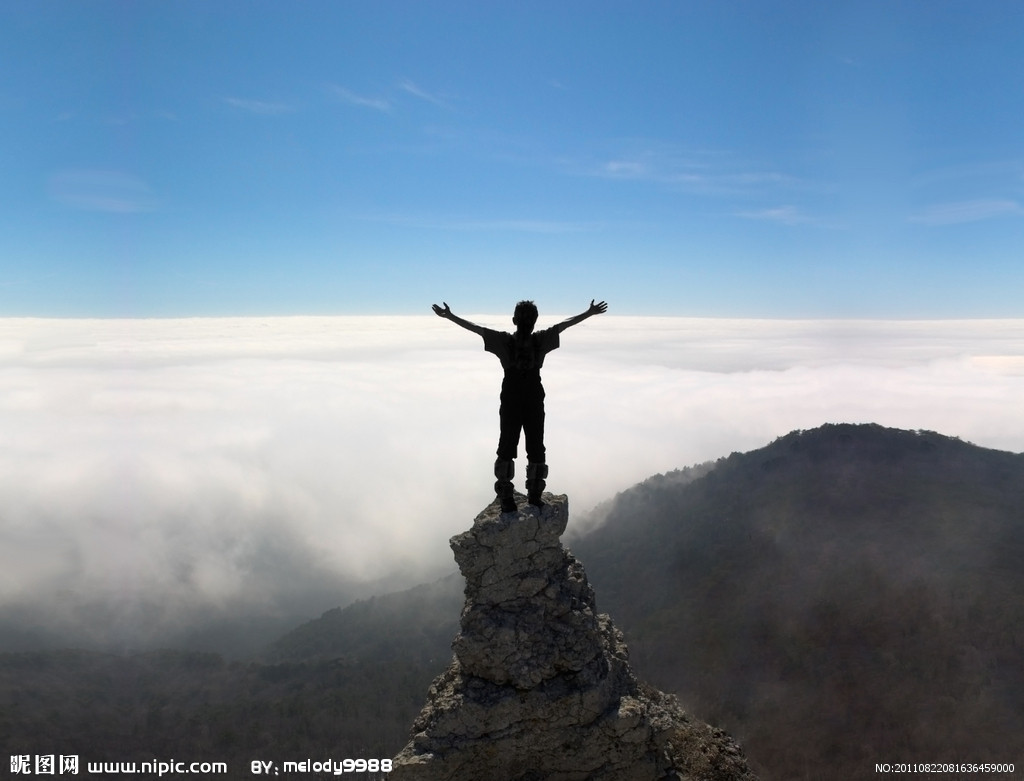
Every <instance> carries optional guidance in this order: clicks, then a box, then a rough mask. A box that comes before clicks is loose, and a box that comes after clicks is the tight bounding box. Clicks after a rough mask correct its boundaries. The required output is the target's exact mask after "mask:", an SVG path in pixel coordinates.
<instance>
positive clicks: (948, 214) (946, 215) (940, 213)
mask: <svg viewBox="0 0 1024 781" xmlns="http://www.w3.org/2000/svg"><path fill="white" fill-rule="evenodd" d="M1021 215H1024V206H1022V205H1021V204H1020V203H1018V202H1017V201H1011V200H999V199H989V200H975V201H958V202H955V203H942V204H936V205H934V206H929V207H928V208H926V209H923V210H922V211H919V212H918V213H917V214H914V215H912V216H911V217H910V221H911V222H916V223H920V224H922V225H958V224H960V223H965V222H980V221H982V220H991V219H995V218H997V217H1007V216H1021Z"/></svg>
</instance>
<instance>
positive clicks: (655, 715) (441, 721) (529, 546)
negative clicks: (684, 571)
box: [389, 494, 754, 781]
mask: <svg viewBox="0 0 1024 781" xmlns="http://www.w3.org/2000/svg"><path fill="white" fill-rule="evenodd" d="M519 499H520V506H521V507H522V508H523V509H521V510H520V511H519V512H518V513H515V514H513V513H508V514H505V515H502V514H501V513H500V509H499V508H498V506H497V505H496V504H494V505H491V506H489V507H487V508H486V509H485V510H484V511H483V512H482V513H480V515H479V516H477V518H476V520H475V521H474V523H473V527H472V528H471V529H470V530H469V531H466V532H463V533H462V534H459V535H456V536H455V537H453V538H452V539H451V546H452V549H453V550H454V552H455V560H456V562H457V563H458V565H459V569H460V570H461V571H462V574H463V575H464V576H465V578H466V604H465V607H464V608H463V611H462V631H461V632H460V634H459V635H458V636H457V637H456V638H455V640H454V642H453V644H452V647H453V649H454V651H455V659H454V660H453V662H452V664H451V666H450V667H449V668H448V669H447V670H446V671H445V672H444V673H443V674H442V675H440V676H439V677H438V678H437V680H435V681H434V683H433V685H432V686H431V687H430V691H429V694H428V701H427V705H426V706H425V707H424V709H423V711H422V713H420V715H419V717H418V718H417V719H416V721H415V722H414V724H413V737H412V740H411V741H410V743H409V744H408V745H407V746H406V747H405V748H404V749H403V750H402V752H401V753H400V754H399V755H398V756H397V757H396V758H395V763H394V770H393V771H392V773H391V774H390V776H389V778H390V779H392V780H393V781H485V780H486V781H662V780H665V781H667V780H668V779H707V781H712V780H714V781H727V780H728V781H732V780H734V779H735V780H736V781H749V780H751V779H753V778H754V776H753V775H752V774H751V773H750V771H749V770H748V769H747V766H746V762H745V760H744V759H743V755H742V752H741V751H740V749H739V747H738V746H736V745H735V744H734V743H733V742H732V740H731V739H730V738H729V737H728V736H727V735H726V734H725V733H723V732H721V731H720V730H715V729H713V728H711V727H708V726H707V725H705V724H701V723H699V722H694V721H692V720H691V719H690V718H689V717H688V716H687V715H686V714H685V713H684V712H683V710H682V709H681V708H680V707H679V705H678V703H677V702H676V701H675V699H674V698H672V697H669V696H667V695H665V694H662V693H661V692H658V691H656V690H653V689H651V688H649V687H646V686H644V685H642V684H640V683H638V681H637V680H636V677H635V676H634V675H633V672H632V670H631V669H630V666H629V661H628V650H627V648H626V645H625V642H624V641H623V637H622V634H621V633H620V632H619V631H618V630H617V629H616V628H615V627H614V625H613V624H612V621H611V619H610V618H609V617H608V616H607V615H598V614H597V612H596V610H595V603H594V591H593V589H592V588H591V587H590V584H589V583H588V582H587V577H586V573H585V572H584V570H583V566H582V565H581V564H580V563H579V562H578V561H577V560H576V558H575V557H574V556H573V555H572V554H571V553H570V552H569V551H567V550H566V549H565V548H563V547H562V545H561V542H560V540H559V537H560V536H561V534H562V532H563V531H565V527H566V524H567V522H568V518H569V515H568V501H567V499H566V497H564V496H553V495H551V494H544V501H545V502H546V504H545V506H544V507H543V508H541V509H540V510H538V509H536V508H532V507H530V506H529V505H526V504H525V503H524V502H523V501H522V500H524V499H525V497H519Z"/></svg>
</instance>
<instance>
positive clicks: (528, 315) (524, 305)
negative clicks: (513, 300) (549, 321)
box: [512, 301, 537, 334]
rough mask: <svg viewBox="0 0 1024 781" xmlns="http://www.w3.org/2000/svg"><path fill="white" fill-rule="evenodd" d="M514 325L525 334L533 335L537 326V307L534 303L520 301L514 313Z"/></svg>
mask: <svg viewBox="0 0 1024 781" xmlns="http://www.w3.org/2000/svg"><path fill="white" fill-rule="evenodd" d="M512 323H513V324H514V325H515V326H516V328H517V329H518V330H520V331H523V332H524V333H528V334H529V333H533V327H534V326H535V325H537V305H536V304H535V303H533V302H532V301H520V302H519V303H518V304H516V310H515V312H513V313H512Z"/></svg>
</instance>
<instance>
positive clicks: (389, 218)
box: [355, 214, 602, 234]
mask: <svg viewBox="0 0 1024 781" xmlns="http://www.w3.org/2000/svg"><path fill="white" fill-rule="evenodd" d="M355 219H358V220H362V221H366V222H383V223H388V224H390V225H398V226H401V227H405V228H426V229H429V230H446V231H465V232H477V231H481V232H483V231H493V232H509V233H546V234H559V233H582V232H587V231H594V230H598V229H600V227H601V226H602V223H595V222H574V221H566V220H531V219H507V218H504V219H479V218H474V217H444V216H441V217H435V216H430V215H416V214H375V215H358V216H356V217H355Z"/></svg>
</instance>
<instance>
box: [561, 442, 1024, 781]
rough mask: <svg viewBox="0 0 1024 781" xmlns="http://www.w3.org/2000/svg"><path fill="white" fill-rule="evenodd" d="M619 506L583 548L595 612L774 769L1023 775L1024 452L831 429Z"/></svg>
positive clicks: (651, 670)
mask: <svg viewBox="0 0 1024 781" xmlns="http://www.w3.org/2000/svg"><path fill="white" fill-rule="evenodd" d="M605 510H606V513H607V519H606V521H605V523H604V524H603V525H602V526H601V527H600V528H599V529H597V530H595V531H593V532H592V533H590V534H588V535H586V536H585V537H583V538H582V539H579V540H576V541H574V542H573V543H572V547H573V550H574V552H575V553H576V554H577V555H578V556H579V558H580V560H581V561H583V562H584V564H585V566H586V567H587V572H588V573H589V575H590V579H591V582H592V583H593V585H594V588H595V590H596V592H597V594H598V600H599V604H598V607H599V609H600V610H602V611H607V612H609V613H610V614H611V615H612V616H614V617H615V619H616V621H618V622H619V624H620V626H621V627H622V628H623V630H624V631H625V633H626V638H627V641H628V642H629V643H630V648H631V650H632V653H633V659H634V664H635V667H636V669H637V670H638V673H639V674H641V675H644V676H646V677H647V678H648V679H649V680H650V681H651V682H652V683H653V684H654V685H656V686H659V687H660V688H662V689H665V690H667V691H674V692H676V693H678V694H679V696H680V698H681V699H682V701H683V703H684V705H686V706H687V707H688V708H689V709H690V710H691V711H692V712H694V713H695V714H697V715H698V716H699V717H700V718H703V719H706V720H708V721H710V722H712V723H716V724H720V725H721V726H723V727H724V728H726V729H727V730H729V731H731V732H732V733H733V734H735V735H736V736H737V737H738V738H739V740H740V742H741V743H742V744H743V745H744V748H745V750H746V752H747V755H748V757H749V758H750V760H751V764H752V766H753V767H754V768H755V770H757V771H758V772H759V773H760V774H761V776H762V778H764V779H804V778H808V779H810V778H821V779H826V778H844V779H853V778H869V777H877V774H876V772H875V763H882V762H897V761H901V762H939V761H947V762H999V763H1015V764H1016V767H1017V774H1016V775H1015V776H1014V777H1024V775H1022V773H1024V456H1021V455H1014V454H1009V453H1002V452H997V451H991V450H985V449H982V448H978V447H975V446H972V445H969V444H966V443H963V442H960V441H958V440H955V439H949V438H946V437H942V436H939V435H937V434H932V433H914V432H906V431H896V430H890V429H884V428H881V427H879V426H848V425H836V426H825V427H823V428H820V429H816V430H814V431H808V432H796V433H793V434H790V435H788V436H786V437H783V438H781V439H779V440H777V441H776V442H775V443H773V444H772V445H770V446H768V447H766V448H763V449H761V450H757V451H754V452H751V453H746V454H742V455H740V454H733V455H732V456H730V457H729V458H726V459H722V460H721V461H720V462H719V463H718V464H717V466H716V468H715V469H714V470H713V471H712V472H710V473H709V474H707V475H706V476H705V477H703V478H700V479H697V480H693V481H691V482H687V481H686V480H681V479H678V477H676V476H673V475H667V476H662V477H658V478H652V479H650V480H648V481H646V482H645V483H642V484H640V485H638V486H636V487H634V488H633V489H630V490H628V491H626V492H624V493H622V494H620V495H619V496H618V497H616V499H615V500H614V501H613V502H612V503H611V504H610V506H609V507H607V508H605ZM1002 777H1004V778H1005V777H1007V776H1006V775H1003V776H1002Z"/></svg>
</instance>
